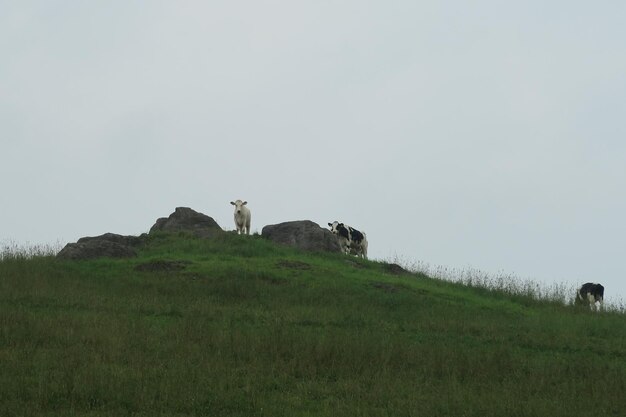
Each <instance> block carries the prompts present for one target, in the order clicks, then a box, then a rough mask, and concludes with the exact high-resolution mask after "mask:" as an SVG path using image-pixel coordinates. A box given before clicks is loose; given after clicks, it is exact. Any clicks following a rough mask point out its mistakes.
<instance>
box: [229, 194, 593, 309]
mask: <svg viewBox="0 0 626 417" xmlns="http://www.w3.org/2000/svg"><path fill="white" fill-rule="evenodd" d="M230 204H232V205H233V206H235V215H234V217H235V227H236V229H237V233H238V234H242V233H244V234H247V235H249V234H250V222H251V220H252V214H251V213H250V209H249V208H248V207H246V205H247V204H248V202H247V201H241V200H237V201H231V202H230ZM328 226H330V231H331V232H332V233H333V234H334V235H335V236H337V240H338V242H339V247H340V248H341V251H342V252H343V253H345V254H346V255H356V256H360V257H361V258H364V259H367V236H366V235H365V232H360V231H358V230H356V229H355V228H353V227H350V226H348V225H346V224H343V223H339V222H337V221H334V222H332V223H328ZM603 302H604V287H603V286H602V285H600V284H594V283H592V282H587V283H586V284H583V286H582V287H580V288H579V289H578V291H577V293H576V304H585V305H589V307H590V308H591V309H592V310H597V309H598V308H602V304H603Z"/></svg>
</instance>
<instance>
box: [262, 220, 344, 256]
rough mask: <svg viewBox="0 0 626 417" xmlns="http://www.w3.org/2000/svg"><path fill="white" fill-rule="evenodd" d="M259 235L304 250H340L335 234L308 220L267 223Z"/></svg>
mask: <svg viewBox="0 0 626 417" xmlns="http://www.w3.org/2000/svg"><path fill="white" fill-rule="evenodd" d="M261 236H263V237H264V238H266V239H269V240H271V241H273V242H276V243H280V244H283V245H289V246H293V247H295V248H298V249H302V250H306V251H314V252H315V251H317V252H319V251H323V252H341V249H340V247H339V243H338V242H337V238H336V237H335V235H333V234H332V233H331V232H330V230H328V229H324V228H322V227H320V226H319V225H318V224H317V223H314V222H312V221H310V220H300V221H293V222H285V223H279V224H272V225H268V226H265V227H264V228H263V230H262V231H261Z"/></svg>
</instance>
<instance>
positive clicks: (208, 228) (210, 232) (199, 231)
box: [149, 207, 224, 237]
mask: <svg viewBox="0 0 626 417" xmlns="http://www.w3.org/2000/svg"><path fill="white" fill-rule="evenodd" d="M158 231H162V232H190V233H193V234H194V235H196V236H198V237H213V236H215V235H217V234H219V233H223V232H224V230H222V228H221V227H220V226H219V225H218V224H217V222H216V221H215V220H213V218H211V217H209V216H207V215H205V214H202V213H198V212H197V211H195V210H192V209H190V208H189V207H176V210H175V211H174V213H172V214H170V216H169V217H162V218H160V219H157V221H156V223H155V224H154V226H152V227H151V228H150V232H149V233H150V234H151V233H154V232H158Z"/></svg>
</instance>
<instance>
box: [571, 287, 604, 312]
mask: <svg viewBox="0 0 626 417" xmlns="http://www.w3.org/2000/svg"><path fill="white" fill-rule="evenodd" d="M603 302H604V287H603V286H602V285H600V284H594V283H592V282H588V283H586V284H583V286H582V287H580V289H579V290H578V293H577V294H576V304H584V305H589V307H590V308H591V309H592V310H597V309H598V306H597V305H596V303H599V304H600V308H602V303H603Z"/></svg>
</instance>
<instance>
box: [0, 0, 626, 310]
mask: <svg viewBox="0 0 626 417" xmlns="http://www.w3.org/2000/svg"><path fill="white" fill-rule="evenodd" d="M624 21H626V2H624V1H621V0H615V1H610V0H608V1H598V2H589V1H576V0H573V1H572V0H568V1H565V0H562V1H561V0H558V1H550V2H546V1H544V0H541V1H539V0H530V1H524V2H503V1H499V0H498V1H496V0H493V1H487V0H478V1H473V2H461V1H441V0H438V1H435V0H426V1H419V0H410V1H400V0H399V1H394V2H389V1H364V0H359V1H356V0H355V1H333V2H330V1H320V0H315V1H263V0H255V1H184V2H183V1H177V2H174V1H169V2H166V1H128V0H124V1H106V2H79V1H55V2H50V1H25V0H19V1H17V0H16V1H5V0H0V144H1V148H0V174H1V175H2V204H1V205H0V242H1V241H5V240H11V241H14V242H19V243H51V242H56V241H60V242H62V243H63V244H64V243H66V242H70V241H75V240H76V239H78V238H79V237H81V236H88V235H98V234H102V233H105V232H114V233H121V234H139V233H142V232H146V231H148V229H149V228H150V227H151V226H152V224H153V223H154V221H155V220H156V219H157V218H158V217H166V216H168V215H169V214H170V213H172V212H173V211H174V208H175V207H177V206H186V207H191V208H193V209H195V210H197V211H200V212H202V213H205V214H207V215H209V216H212V217H213V218H214V219H215V220H216V221H217V222H218V223H219V224H220V225H221V226H222V227H223V228H225V229H233V228H234V224H233V221H232V206H231V205H230V204H229V202H230V201H231V200H235V199H242V200H247V201H248V202H249V203H248V205H249V207H250V209H251V211H252V216H253V218H252V229H253V231H258V232H260V231H261V229H262V227H263V226H264V225H267V224H274V223H279V222H283V221H290V220H301V219H310V220H312V221H315V222H317V223H318V224H320V225H322V226H325V225H326V223H327V222H332V221H334V220H339V221H343V222H345V223H347V224H350V225H352V226H353V227H356V228H357V229H360V230H363V231H365V232H366V233H367V236H368V240H369V248H370V249H369V252H370V257H372V258H375V259H386V258H390V257H393V256H395V255H398V256H401V257H404V258H407V259H412V260H420V261H425V262H429V263H431V264H442V265H447V266H450V267H461V268H463V267H466V266H472V267H475V268H480V269H482V270H485V271H494V272H497V271H499V270H504V271H506V272H511V273H515V274H517V275H519V276H520V277H523V278H532V279H536V280H547V281H558V282H571V283H583V282H587V281H595V282H601V283H603V284H604V285H605V287H606V292H607V297H610V296H614V295H619V297H620V298H626V262H624V258H625V256H626V254H625V249H626V220H625V215H626V127H625V126H626V25H625V24H624Z"/></svg>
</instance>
